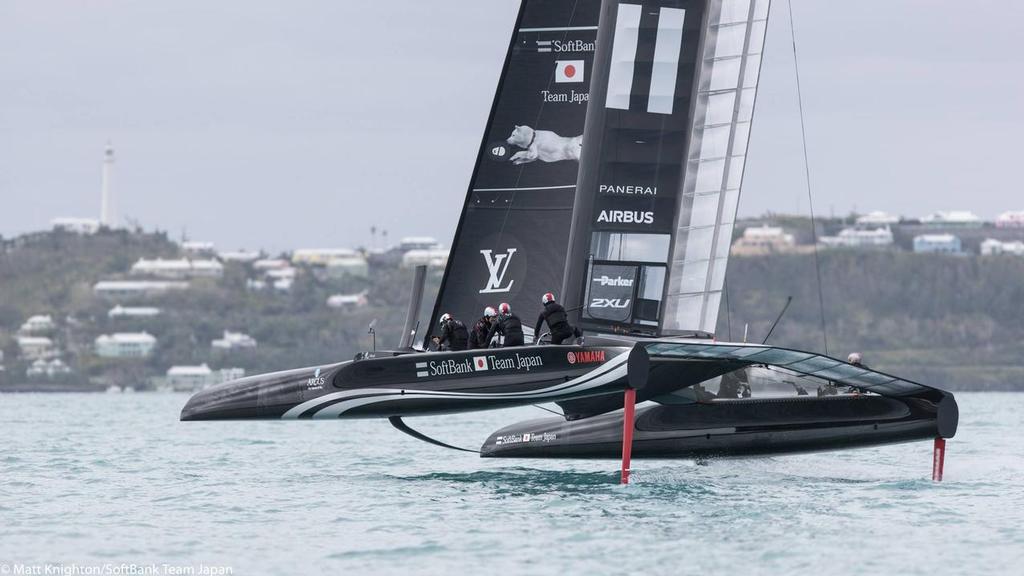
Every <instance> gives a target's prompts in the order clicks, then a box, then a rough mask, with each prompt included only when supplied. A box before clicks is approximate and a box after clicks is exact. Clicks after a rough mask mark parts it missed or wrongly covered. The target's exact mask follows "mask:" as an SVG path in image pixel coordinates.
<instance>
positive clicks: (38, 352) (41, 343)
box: [15, 336, 54, 360]
mask: <svg viewBox="0 0 1024 576" xmlns="http://www.w3.org/2000/svg"><path fill="white" fill-rule="evenodd" d="M15 340H16V342H17V343H18V351H19V353H20V354H21V357H22V358H25V359H26V360H36V359H38V358H48V357H50V356H51V355H53V353H54V350H53V340H50V339H49V338H46V337H45V336H18V337H17V338H16V339H15Z"/></svg>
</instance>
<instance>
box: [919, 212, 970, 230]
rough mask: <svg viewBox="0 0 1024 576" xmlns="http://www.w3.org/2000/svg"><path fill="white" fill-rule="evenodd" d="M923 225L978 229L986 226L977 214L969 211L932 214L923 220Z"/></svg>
mask: <svg viewBox="0 0 1024 576" xmlns="http://www.w3.org/2000/svg"><path fill="white" fill-rule="evenodd" d="M921 223H922V224H927V225H928V226H947V227H949V226H956V227H961V228H978V227H980V226H981V225H982V224H984V222H982V221H981V218H978V216H977V215H976V214H975V213H973V212H970V211H968V210H949V211H939V212H932V213H931V214H929V215H927V216H925V217H923V218H921Z"/></svg>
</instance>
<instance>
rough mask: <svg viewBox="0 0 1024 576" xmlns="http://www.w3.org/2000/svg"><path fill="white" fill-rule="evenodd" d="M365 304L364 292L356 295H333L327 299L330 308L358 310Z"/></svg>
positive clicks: (366, 301)
mask: <svg viewBox="0 0 1024 576" xmlns="http://www.w3.org/2000/svg"><path fill="white" fill-rule="evenodd" d="M367 303H368V300H367V299H366V291H365V290H364V291H362V292H360V293H358V294H335V295H334V296H331V297H329V298H328V299H327V306H328V307H330V308H360V307H362V306H366V304H367Z"/></svg>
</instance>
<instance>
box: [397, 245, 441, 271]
mask: <svg viewBox="0 0 1024 576" xmlns="http://www.w3.org/2000/svg"><path fill="white" fill-rule="evenodd" d="M447 264H448V250H447V249H446V248H432V249H430V250H409V251H408V252H406V253H405V254H403V255H402V266H403V267H405V268H411V267H413V266H420V265H426V266H436V267H439V268H440V267H444V266H445V265H447Z"/></svg>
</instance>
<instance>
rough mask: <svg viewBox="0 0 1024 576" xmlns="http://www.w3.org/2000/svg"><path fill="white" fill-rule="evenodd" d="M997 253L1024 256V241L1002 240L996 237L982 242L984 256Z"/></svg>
mask: <svg viewBox="0 0 1024 576" xmlns="http://www.w3.org/2000/svg"><path fill="white" fill-rule="evenodd" d="M997 254H1012V255H1014V256H1024V242H1021V241H1020V240H1018V241H1016V242H1001V241H999V240H996V239H995V238H989V239H987V240H985V241H984V242H982V243H981V255H982V256H995V255H997Z"/></svg>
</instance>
